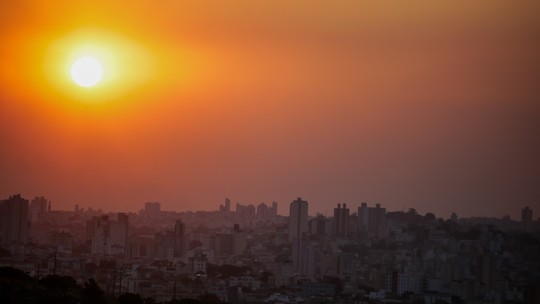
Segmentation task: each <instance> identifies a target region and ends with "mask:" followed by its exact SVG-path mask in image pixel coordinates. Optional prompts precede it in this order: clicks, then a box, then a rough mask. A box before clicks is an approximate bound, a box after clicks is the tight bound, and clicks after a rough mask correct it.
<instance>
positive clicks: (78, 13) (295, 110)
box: [0, 0, 540, 219]
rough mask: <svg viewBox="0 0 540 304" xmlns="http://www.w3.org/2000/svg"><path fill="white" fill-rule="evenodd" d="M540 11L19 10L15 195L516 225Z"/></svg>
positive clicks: (7, 172)
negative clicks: (379, 213) (361, 209)
mask: <svg viewBox="0 0 540 304" xmlns="http://www.w3.org/2000/svg"><path fill="white" fill-rule="evenodd" d="M538 12H540V3H539V2H538V1H520V3H519V4H516V3H511V2H507V1H475V2H464V3H459V4H457V3H439V2H436V3H435V2H432V1H419V2H415V3H393V2H384V1H383V2H377V3H359V2H350V1H338V2H332V3H328V2H324V1H295V2H294V3H288V2H282V1H257V2H253V1H238V2H235V4H234V5H233V4H230V3H219V4H216V3H214V4H213V5H205V4H202V3H199V2H181V3H180V2H167V3H160V4H156V3H155V2H153V1H135V2H134V1H127V0H123V1H115V2H114V3H110V2H109V1H92V3H86V2H78V1H66V0H56V1H48V2H47V3H35V2H33V1H8V2H6V3H3V4H2V5H1V9H0V37H1V38H0V43H1V44H2V46H6V47H3V48H1V49H0V142H1V143H2V149H1V151H0V168H1V170H0V197H8V196H10V195H12V194H16V193H21V194H22V195H23V196H24V197H36V196H44V197H46V198H47V199H49V200H51V201H52V202H53V204H54V206H55V208H57V209H65V210H70V209H72V208H73V206H74V205H75V204H78V205H80V206H86V207H89V206H91V207H92V208H94V209H100V208H101V209H108V210H133V211H137V210H138V209H139V206H140V205H141V204H142V203H144V202H146V201H159V202H161V204H162V206H163V208H164V209H166V210H178V211H185V210H195V209H201V210H214V209H215V206H216V204H218V203H219V202H221V201H222V199H223V198H224V197H229V198H231V199H233V201H234V202H247V203H256V202H267V203H269V202H272V201H276V202H278V203H280V204H281V207H280V210H279V213H280V214H284V213H285V212H286V209H284V207H283V206H284V204H286V203H287V202H289V201H290V200H291V198H295V197H299V196H300V197H304V198H306V199H308V200H309V201H310V206H311V207H312V210H319V211H320V212H322V213H324V214H327V215H328V214H331V213H332V210H333V208H334V207H335V206H336V204H338V203H341V204H343V203H346V204H347V205H348V206H351V207H356V206H358V205H359V204H361V202H364V201H365V202H369V203H370V204H372V203H373V204H375V203H380V204H381V205H383V206H385V207H386V208H387V209H389V210H403V209H407V208H415V209H417V210H418V211H419V212H421V213H425V212H434V213H435V214H437V215H438V216H441V217H445V218H447V217H448V216H450V214H451V213H452V212H456V213H457V214H458V215H459V216H466V217H468V216H493V217H501V216H504V215H507V214H508V215H510V216H511V217H512V218H514V219H517V218H519V217H520V211H519V209H520V208H521V206H530V207H531V208H532V209H533V210H540V187H539V185H540V176H539V175H538V172H540V158H538V155H540V140H539V138H540V103H539V102H538V101H539V100H540V87H539V86H538V82H539V79H540V75H539V73H538V71H540V59H539V58H540V57H539V56H538V54H539V53H540V40H538V39H537V38H536V37H537V36H538V33H539V32H540V16H539V14H538ZM86 68H88V70H90V71H91V72H92V73H91V75H89V76H91V77H90V79H86V78H85V77H84V76H85V75H84V71H85V69H86ZM81 69H82V70H81ZM81 72H82V75H81ZM86 76H88V75H86ZM81 77H82V78H81ZM92 77H94V78H92ZM95 77H97V78H95ZM516 206H520V208H516Z"/></svg>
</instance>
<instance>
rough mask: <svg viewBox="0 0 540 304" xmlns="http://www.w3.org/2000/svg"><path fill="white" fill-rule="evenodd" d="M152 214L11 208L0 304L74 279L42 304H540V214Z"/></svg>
mask: <svg viewBox="0 0 540 304" xmlns="http://www.w3.org/2000/svg"><path fill="white" fill-rule="evenodd" d="M141 207H142V209H141V210H140V211H139V212H137V213H132V212H130V213H128V212H126V213H110V212H106V211H102V210H93V209H92V208H86V209H85V208H80V207H79V206H75V207H74V210H72V211H63V210H55V209H54V206H53V205H52V203H51V202H50V201H49V200H48V199H47V198H45V197H36V198H33V199H26V198H24V197H22V196H21V195H12V196H10V197H9V198H6V199H4V200H2V201H1V203H0V302H1V303H20V302H27V303H33V302H32V298H31V297H32V293H35V292H37V291H36V290H38V291H39V290H41V289H39V288H37V287H35V286H41V287H40V288H42V289H43V290H42V291H40V292H44V293H45V292H46V291H47V290H49V289H50V288H53V287H51V286H55V285H54V283H51V282H71V283H69V284H68V283H58V284H59V286H64V287H62V288H65V290H68V288H70V287H68V286H71V288H72V289H73V288H75V289H76V288H78V289H77V290H79V293H80V295H73V293H72V292H68V291H65V290H64V291H63V292H58V291H59V290H62V288H61V287H58V286H56V287H54V288H56V289H54V288H53V289H54V290H56V291H57V293H53V295H52V296H50V297H49V298H48V299H49V302H47V301H45V300H44V299H46V297H44V296H43V294H41V295H40V296H39V298H40V301H36V303H38V302H39V303H425V304H435V303H437V304H439V303H539V301H540V259H539V258H538V257H539V256H540V219H536V220H535V219H534V218H533V210H531V209H530V208H529V207H524V208H522V210H521V218H520V219H518V220H516V219H512V218H510V216H504V217H502V218H483V217H471V218H460V217H459V216H458V215H457V214H456V213H452V214H451V215H448V217H440V216H438V215H435V214H433V213H426V214H418V213H417V211H416V210H415V209H409V210H407V211H390V210H386V208H385V207H384V206H382V205H380V204H368V203H365V202H362V203H360V204H356V205H355V204H346V203H340V204H336V206H335V208H334V212H333V216H332V217H329V216H325V215H322V214H316V215H315V216H310V215H309V214H310V211H309V203H308V201H306V200H304V199H302V198H297V199H295V200H293V201H292V202H291V203H290V204H289V213H288V216H281V215H278V212H277V208H278V204H277V203H276V202H272V203H271V204H265V203H260V204H242V203H236V205H235V207H234V208H233V206H232V203H231V201H230V200H229V199H225V201H224V202H223V203H222V204H221V205H219V206H217V204H216V207H217V208H216V209H217V210H216V211H189V212H175V211H164V210H161V205H160V203H158V202H147V203H144V204H143V203H141ZM516 208H518V207H517V206H516ZM520 209H521V208H520ZM55 280H56V281H55ZM62 280H64V281H62ZM21 282H22V283H21ZM24 282H33V283H32V284H34V285H33V286H34V287H32V288H30V287H27V286H28V284H29V283H24ZM25 284H26V285H25ZM70 284H71V285H70ZM25 286H26V287H25ZM77 286H78V287H77ZM82 286H84V287H82ZM75 289H73V290H75ZM70 290H71V289H70ZM89 290H90V291H92V290H93V291H94V294H97V295H98V296H97V298H93V300H92V298H88V294H92V293H91V292H90V291H89ZM96 291H97V292H96ZM85 295H86V296H85ZM85 297H86V298H85ZM98 298H99V299H98ZM89 299H90V300H89ZM100 301H101V302H100Z"/></svg>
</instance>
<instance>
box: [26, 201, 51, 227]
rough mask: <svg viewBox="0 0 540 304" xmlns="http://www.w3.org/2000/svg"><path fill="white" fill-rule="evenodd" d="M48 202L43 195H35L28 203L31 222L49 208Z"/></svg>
mask: <svg viewBox="0 0 540 304" xmlns="http://www.w3.org/2000/svg"><path fill="white" fill-rule="evenodd" d="M49 204H50V202H49V201H48V200H47V199H46V198H45V197H43V196H40V197H35V198H34V199H33V200H32V201H31V202H30V205H29V209H30V210H29V211H30V212H29V216H30V221H31V222H36V221H37V220H38V219H39V217H40V216H41V215H42V214H43V213H46V212H47V211H48V210H49Z"/></svg>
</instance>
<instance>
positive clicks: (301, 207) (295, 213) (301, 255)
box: [289, 197, 308, 274]
mask: <svg viewBox="0 0 540 304" xmlns="http://www.w3.org/2000/svg"><path fill="white" fill-rule="evenodd" d="M307 232H308V202H307V201H303V200H302V198H300V197H299V198H298V199H296V200H295V201H293V202H292V203H291V205H290V209H289V240H290V241H291V245H292V262H293V269H294V271H295V272H296V273H298V274H303V273H305V269H306V267H305V265H306V262H307V258H306V252H307V251H306V250H307V246H306V245H307V238H305V235H306V234H307Z"/></svg>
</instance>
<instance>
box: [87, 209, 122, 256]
mask: <svg viewBox="0 0 540 304" xmlns="http://www.w3.org/2000/svg"><path fill="white" fill-rule="evenodd" d="M128 230H129V223H128V216H127V215H126V214H124V213H119V214H118V220H117V221H116V222H113V221H111V220H109V216H108V215H102V216H94V217H93V218H92V219H91V220H89V221H87V222H86V239H87V240H89V241H90V242H91V244H92V247H91V253H92V254H95V255H124V254H125V252H126V247H127V242H128Z"/></svg>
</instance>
